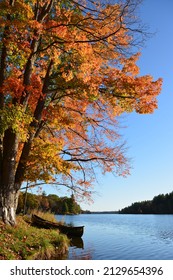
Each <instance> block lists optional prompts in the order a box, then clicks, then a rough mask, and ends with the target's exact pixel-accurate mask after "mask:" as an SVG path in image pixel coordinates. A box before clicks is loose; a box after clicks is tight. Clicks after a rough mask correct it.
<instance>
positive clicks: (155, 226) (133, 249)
mask: <svg viewBox="0 0 173 280" xmlns="http://www.w3.org/2000/svg"><path fill="white" fill-rule="evenodd" d="M56 218H57V220H64V221H65V222H67V223H72V224H73V225H74V226H79V225H84V226H85V229H84V235H83V236H82V239H79V240H74V242H73V241H72V243H73V244H72V246H71V247H70V250H69V255H68V259H70V260H71V259H76V260H80V259H90V260H144V259H146V260H173V215H123V214H82V215H73V216H70V215H67V216H61V215H56Z"/></svg>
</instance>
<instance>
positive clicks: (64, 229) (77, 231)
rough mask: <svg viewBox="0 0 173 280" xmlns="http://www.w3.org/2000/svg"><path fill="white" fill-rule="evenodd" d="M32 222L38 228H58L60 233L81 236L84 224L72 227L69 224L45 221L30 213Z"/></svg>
mask: <svg viewBox="0 0 173 280" xmlns="http://www.w3.org/2000/svg"><path fill="white" fill-rule="evenodd" d="M32 224H33V225H34V226H37V227H40V228H47V229H59V231H60V232H61V233H64V234H66V235H68V236H75V237H81V236H82V235H83V231H84V226H78V227H74V226H69V225H61V224H58V223H54V222H50V221H47V220H45V219H43V218H41V217H39V216H37V215H32Z"/></svg>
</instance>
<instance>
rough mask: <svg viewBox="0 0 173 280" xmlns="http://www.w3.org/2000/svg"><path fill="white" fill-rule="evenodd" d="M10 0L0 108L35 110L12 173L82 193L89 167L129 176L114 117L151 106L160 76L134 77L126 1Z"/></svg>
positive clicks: (2, 19)
mask: <svg viewBox="0 0 173 280" xmlns="http://www.w3.org/2000/svg"><path fill="white" fill-rule="evenodd" d="M7 2H10V1H1V3H0V27H1V30H2V31H1V32H2V34H3V35H1V36H2V47H1V48H4V49H3V50H5V51H4V52H2V54H3V55H4V56H5V60H4V65H5V66H4V69H2V72H1V74H2V73H5V74H4V76H3V82H2V83H1V84H0V96H1V95H4V96H6V97H8V98H7V99H4V101H3V102H4V104H3V107H4V106H7V105H8V106H9V103H11V104H12V103H13V104H16V103H18V104H20V105H21V106H23V108H24V111H25V113H26V112H29V114H31V115H32V121H31V123H30V127H28V126H26V129H27V130H28V131H27V135H28V137H27V140H26V142H25V143H22V144H21V143H20V145H19V151H20V152H18V153H17V155H18V156H17V158H16V172H17V174H20V176H19V175H18V176H16V178H17V179H16V180H18V181H19V182H22V181H23V180H26V179H27V180H30V181H37V180H43V181H46V182H57V184H60V185H61V184H62V185H63V184H64V185H67V186H70V187H72V188H76V190H78V191H79V192H80V193H81V194H82V195H83V194H85V195H86V193H87V194H88V193H89V189H90V186H91V182H92V180H94V179H95V174H94V172H93V170H94V168H97V167H99V168H101V169H102V171H103V173H105V172H113V171H116V172H117V174H118V175H122V176H126V175H128V174H129V163H128V160H127V158H126V155H125V148H124V145H123V144H121V143H120V136H119V135H118V133H117V129H118V124H117V116H119V115H120V114H122V113H123V112H132V111H136V112H137V113H152V112H154V110H155V109H156V108H157V96H158V94H159V92H160V90H161V82H162V81H161V79H158V80H157V81H153V78H152V77H151V76H150V75H146V76H142V77H141V76H139V67H138V66H137V65H136V62H137V60H138V58H139V55H140V54H139V53H134V54H133V55H128V50H129V49H130V47H131V44H132V42H133V36H135V34H133V32H131V33H130V30H132V28H131V25H130V24H131V22H130V20H131V19H132V21H134V17H133V14H132V12H131V10H130V9H131V7H132V8H133V5H132V4H131V1H127V2H126V3H125V5H124V6H123V5H122V4H117V3H116V4H114V5H106V4H105V5H102V4H101V3H100V5H99V3H98V1H97V3H95V2H93V1H84V3H83V2H82V1H76V2H75V1H65V2H64V1H52V0H49V1H34V0H30V1H27V3H25V2H26V1H24V0H20V1H17V0H16V1H14V5H12V6H10V4H7ZM2 8H3V10H2ZM132 10H133V9H132ZM12 12H13V16H12V14H11V13H12ZM9 14H11V15H9ZM7 18H8V19H9V18H10V20H7ZM127 19H128V20H127ZM128 24H129V26H130V28H129V26H128ZM132 47H133V44H132ZM1 60H3V57H2V56H1ZM28 143H29V144H28ZM29 145H30V148H28V147H29ZM21 150H22V151H21ZM19 155H21V156H19ZM21 166H22V168H23V169H22V170H24V171H25V172H24V173H23V171H21V170H20V168H21Z"/></svg>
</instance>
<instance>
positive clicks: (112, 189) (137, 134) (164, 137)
mask: <svg viewBox="0 0 173 280" xmlns="http://www.w3.org/2000/svg"><path fill="white" fill-rule="evenodd" d="M172 11H173V1H172V0H164V1H163V0H143V3H142V5H141V6H140V11H139V16H140V18H141V19H142V21H143V23H145V24H147V25H148V26H149V27H150V31H151V32H156V33H155V35H154V36H153V37H152V38H150V39H148V40H147V42H146V43H145V47H144V48H143V49H142V51H141V52H142V55H141V57H140V60H139V62H138V65H139V66H140V69H141V71H140V75H145V74H151V75H152V76H153V77H154V79H158V78H159V77H162V78H163V88H162V92H161V94H160V96H159V97H158V110H156V111H155V112H154V114H152V115H138V114H135V113H132V114H129V115H126V116H125V117H124V118H123V125H125V126H127V128H125V129H123V130H121V134H123V138H124V139H125V140H126V141H127V146H128V154H127V155H128V157H130V158H132V162H131V163H132V166H133V168H132V170H131V175H130V176H128V177H127V178H122V177H114V176H113V175H111V174H107V175H105V176H100V174H99V178H98V181H99V184H98V185H97V184H96V185H95V186H94V187H95V191H96V194H95V195H94V196H93V199H94V203H93V204H90V205H88V204H84V203H82V204H81V206H82V208H83V209H89V210H92V211H101V210H118V209H121V208H123V207H126V206H128V205H130V204H131V203H133V202H136V201H142V200H149V199H152V198H153V197H154V196H156V195H158V194H160V193H169V192H171V191H173V108H172V106H173V16H172ZM45 190H46V192H47V188H46V189H45ZM49 192H51V191H50V190H49ZM52 192H54V193H56V190H55V189H53V190H52ZM57 194H58V195H60V196H61V195H62V194H63V193H62V194H61V192H58V191H57Z"/></svg>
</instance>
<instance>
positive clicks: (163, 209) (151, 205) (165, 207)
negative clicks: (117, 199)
mask: <svg viewBox="0 0 173 280" xmlns="http://www.w3.org/2000/svg"><path fill="white" fill-rule="evenodd" d="M119 213H120V214H173V192H171V193H168V194H165V195H164V194H159V195H158V196H155V197H154V198H153V199H152V200H146V201H141V202H135V203H133V204H132V205H131V206H128V207H125V208H123V209H122V210H120V211H119Z"/></svg>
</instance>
